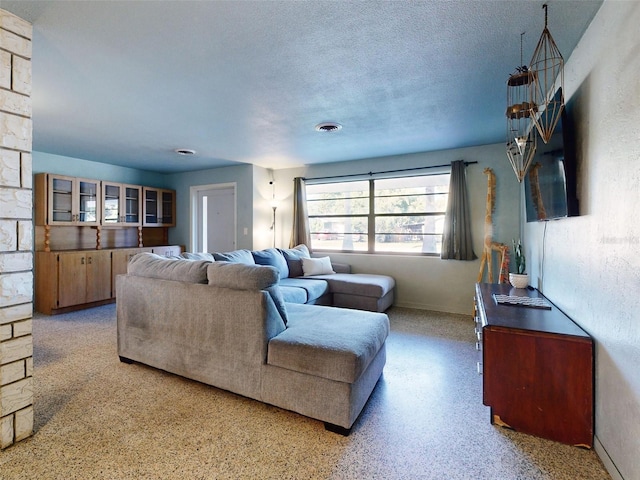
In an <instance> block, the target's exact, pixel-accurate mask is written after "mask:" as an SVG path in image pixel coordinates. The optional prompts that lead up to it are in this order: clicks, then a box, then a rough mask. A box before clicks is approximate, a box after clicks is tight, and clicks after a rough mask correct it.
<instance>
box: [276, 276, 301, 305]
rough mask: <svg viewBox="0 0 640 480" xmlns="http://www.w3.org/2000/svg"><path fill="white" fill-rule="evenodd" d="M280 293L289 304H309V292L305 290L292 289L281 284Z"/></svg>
mask: <svg viewBox="0 0 640 480" xmlns="http://www.w3.org/2000/svg"><path fill="white" fill-rule="evenodd" d="M286 280H288V279H286ZM280 291H281V292H282V297H283V298H284V301H285V302H287V303H307V291H306V290H305V289H304V288H300V287H291V286H289V285H286V284H282V283H280Z"/></svg>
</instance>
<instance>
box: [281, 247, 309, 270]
mask: <svg viewBox="0 0 640 480" xmlns="http://www.w3.org/2000/svg"><path fill="white" fill-rule="evenodd" d="M280 252H282V256H283V257H284V259H285V261H286V262H287V267H289V277H292V278H294V277H301V276H302V275H303V271H302V259H303V258H311V255H310V254H309V249H308V248H307V246H306V245H304V244H300V245H297V246H295V247H293V248H288V249H281V250H280Z"/></svg>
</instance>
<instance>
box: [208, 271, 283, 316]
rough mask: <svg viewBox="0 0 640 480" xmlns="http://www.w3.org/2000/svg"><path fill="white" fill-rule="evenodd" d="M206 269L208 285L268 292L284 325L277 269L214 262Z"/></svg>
mask: <svg viewBox="0 0 640 480" xmlns="http://www.w3.org/2000/svg"><path fill="white" fill-rule="evenodd" d="M209 266H210V267H212V268H211V269H207V278H208V280H209V285H213V286H214V287H223V288H233V289H234V290H266V291H267V292H269V295H270V296H271V299H272V300H273V303H274V304H275V306H276V308H277V309H278V312H279V313H280V316H281V317H282V320H283V321H284V323H285V325H286V324H287V321H288V314H287V308H286V306H285V304H284V303H285V302H284V297H283V296H282V292H281V291H280V287H279V286H278V276H279V273H278V269H277V268H275V267H272V266H269V265H247V264H244V263H233V262H214V263H210V264H209Z"/></svg>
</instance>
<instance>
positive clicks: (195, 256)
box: [180, 252, 215, 262]
mask: <svg viewBox="0 0 640 480" xmlns="http://www.w3.org/2000/svg"><path fill="white" fill-rule="evenodd" d="M180 256H181V257H182V258H186V259H187V260H208V261H210V262H213V261H215V259H214V258H213V254H211V253H207V252H198V253H191V252H182V254H181V255H180Z"/></svg>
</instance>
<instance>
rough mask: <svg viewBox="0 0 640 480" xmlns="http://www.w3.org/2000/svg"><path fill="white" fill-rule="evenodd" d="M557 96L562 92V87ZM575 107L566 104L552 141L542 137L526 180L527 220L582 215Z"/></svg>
mask: <svg viewBox="0 0 640 480" xmlns="http://www.w3.org/2000/svg"><path fill="white" fill-rule="evenodd" d="M556 95H561V92H560V90H558V92H557V93H556ZM571 113H572V112H571V108H570V107H569V108H568V107H565V108H564V109H563V111H562V115H561V118H560V120H559V121H558V124H557V125H556V128H555V130H554V133H553V136H552V137H551V139H550V140H549V142H548V143H546V144H545V143H544V142H543V141H542V139H540V137H538V142H537V149H536V153H535V156H534V158H533V161H532V162H531V167H530V168H529V171H528V173H527V175H526V176H525V180H524V188H525V204H526V216H527V222H537V221H543V220H552V219H557V218H563V217H571V216H575V215H578V200H577V197H576V158H575V135H574V132H573V122H572V121H571Z"/></svg>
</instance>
